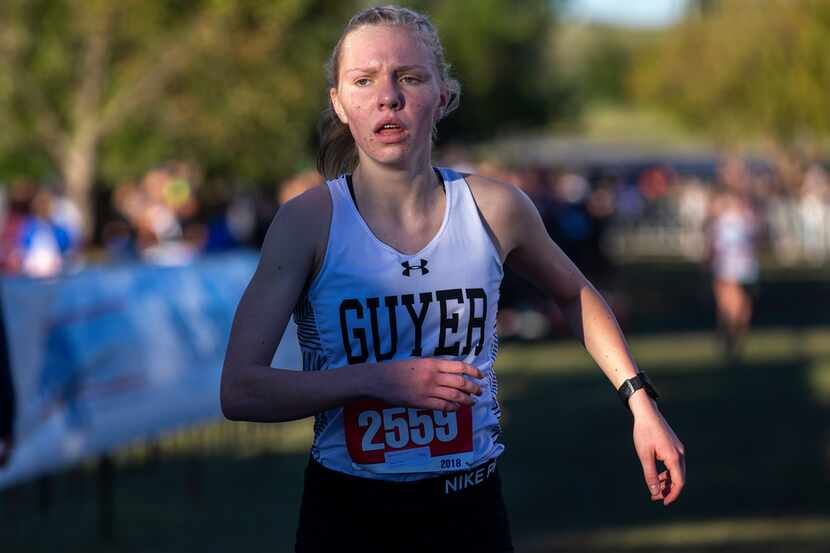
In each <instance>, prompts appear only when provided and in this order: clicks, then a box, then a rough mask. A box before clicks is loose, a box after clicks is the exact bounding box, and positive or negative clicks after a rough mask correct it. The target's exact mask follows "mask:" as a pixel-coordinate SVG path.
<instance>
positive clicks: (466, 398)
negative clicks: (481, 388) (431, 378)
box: [432, 386, 476, 406]
mask: <svg viewBox="0 0 830 553" xmlns="http://www.w3.org/2000/svg"><path fill="white" fill-rule="evenodd" d="M432 397H434V398H438V399H443V400H445V401H448V402H451V403H456V404H458V405H459V406H460V405H474V404H475V402H476V400H475V399H474V398H473V396H471V395H470V394H468V393H465V392H462V391H461V390H459V389H458V388H450V387H448V386H438V387H437V388H435V390H433V392H432Z"/></svg>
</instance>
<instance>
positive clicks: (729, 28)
mask: <svg viewBox="0 0 830 553" xmlns="http://www.w3.org/2000/svg"><path fill="white" fill-rule="evenodd" d="M758 7H759V6H758V3H756V2H751V1H749V0H723V1H720V2H715V3H711V4H709V3H707V6H706V9H701V10H699V12H700V13H699V15H698V16H697V17H693V18H690V19H689V20H687V21H686V22H684V23H683V24H681V25H679V26H678V27H677V28H674V29H671V30H670V31H669V32H667V33H665V35H664V37H663V39H662V41H661V42H662V43H661V44H660V45H659V46H658V47H656V48H654V49H653V50H650V51H642V52H641V53H640V54H639V56H638V60H637V64H636V67H637V69H636V71H635V72H634V74H633V75H632V79H631V84H632V87H633V90H634V91H635V94H636V96H637V97H638V98H640V99H641V100H642V101H645V102H653V103H656V104H658V105H660V106H663V107H664V108H666V109H668V110H670V111H671V112H673V113H675V114H676V115H677V116H679V117H680V118H681V119H682V120H683V121H684V122H685V123H686V124H687V125H688V126H690V127H692V128H696V129H702V130H705V131H708V132H710V133H712V134H713V135H714V136H716V137H718V138H720V139H722V140H726V141H740V140H743V139H747V138H758V137H771V138H773V139H774V140H776V141H778V142H779V143H782V144H785V145H786V144H793V143H794V142H797V141H801V140H805V139H806V140H815V139H817V138H822V137H826V136H827V135H828V133H830V95H828V94H827V91H828V90H830V4H829V3H828V2H826V1H824V0H787V1H785V0H769V1H767V2H764V3H763V9H758Z"/></svg>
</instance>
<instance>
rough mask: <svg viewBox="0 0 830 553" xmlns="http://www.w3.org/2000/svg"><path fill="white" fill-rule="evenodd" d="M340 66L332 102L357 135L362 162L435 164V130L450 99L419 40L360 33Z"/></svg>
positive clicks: (399, 32) (394, 32)
mask: <svg viewBox="0 0 830 553" xmlns="http://www.w3.org/2000/svg"><path fill="white" fill-rule="evenodd" d="M339 61H340V68H339V74H338V76H337V77H338V84H337V88H333V89H331V91H330V95H331V101H332V105H333V106H334V109H335V111H336V112H337V115H338V117H339V118H340V120H341V121H342V122H343V123H345V124H347V125H348V126H349V129H350V130H351V133H352V136H353V137H354V139H355V143H356V144H357V147H358V153H359V155H360V162H361V163H369V162H374V163H377V164H381V165H385V166H390V167H395V168H398V169H406V168H412V167H413V166H417V164H419V163H426V164H429V154H430V146H431V134H432V127H433V125H434V123H435V122H436V121H437V120H438V118H439V117H440V114H441V110H442V109H443V107H444V106H445V105H446V99H447V94H446V92H445V91H444V88H443V87H442V85H441V81H440V78H439V76H438V74H437V72H436V70H435V64H434V63H433V58H432V54H431V52H430V51H429V49H428V48H427V46H426V45H425V44H424V43H423V41H422V40H420V39H419V38H418V36H417V34H416V33H415V32H413V31H411V30H409V29H406V28H402V27H391V26H386V25H367V26H364V27H360V28H358V29H356V30H354V31H352V32H351V33H349V34H348V35H347V36H346V38H345V39H344V41H343V44H342V46H341V50H340V60H339Z"/></svg>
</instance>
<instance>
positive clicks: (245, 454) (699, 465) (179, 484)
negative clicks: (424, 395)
mask: <svg viewBox="0 0 830 553" xmlns="http://www.w3.org/2000/svg"><path fill="white" fill-rule="evenodd" d="M631 345H632V348H633V350H634V352H635V356H636V358H637V359H638V360H639V362H640V364H641V366H642V367H643V368H644V369H646V370H648V371H649V373H650V374H651V375H652V378H653V380H655V381H656V383H657V385H658V387H659V388H660V390H661V392H662V394H663V395H664V400H663V401H662V406H663V407H662V408H663V411H664V413H665V414H666V415H667V417H668V418H669V420H670V421H671V423H672V424H673V426H674V428H675V430H676V431H677V433H678V435H679V436H680V437H681V439H682V440H683V441H684V443H685V445H686V447H687V450H688V486H687V489H686V491H685V492H684V495H683V497H682V498H681V500H680V501H679V502H678V503H677V504H676V505H675V506H673V507H671V508H669V509H664V508H663V507H662V506H661V505H654V504H652V503H651V502H650V501H649V500H648V497H647V492H646V488H645V485H644V484H643V481H642V476H641V472H640V467H639V464H638V462H637V461H636V459H635V456H634V453H633V448H632V445H631V438H630V435H631V421H630V416H629V415H628V414H627V413H626V412H625V411H624V410H623V409H622V407H621V406H620V404H619V402H618V400H617V399H616V397H615V396H614V393H613V391H612V390H611V388H610V386H609V384H608V383H607V382H606V381H605V380H604V377H602V375H601V374H600V372H599V370H598V369H595V368H594V367H593V366H592V363H591V361H590V359H589V358H588V357H587V355H586V354H585V353H584V352H583V351H582V350H581V348H580V347H578V346H577V345H576V344H574V343H573V342H556V343H546V344H539V345H522V344H507V345H505V346H504V347H503V350H502V353H501V354H500V357H499V361H498V364H497V372H498V374H499V376H500V382H501V394H502V403H503V407H504V442H505V443H506V445H507V451H506V453H505V454H504V456H503V457H502V460H501V465H500V466H501V469H502V471H503V478H504V482H505V495H506V498H507V502H508V506H509V509H510V514H511V520H512V525H513V530H514V538H515V542H516V545H517V551H520V552H521V551H528V552H543V551H574V552H588V551H599V552H609V553H610V552H612V551H625V552H635V551H636V552H670V553H691V552H729V553H732V552H746V551H753V552H754V551H759V552H770V553H771V552H774V551H775V552H777V551H783V552H787V553H791V552H793V553H807V552H811V553H812V552H815V553H818V552H827V551H830V424H828V423H830V328H826V327H811V328H802V329H799V330H788V329H776V328H765V329H763V330H759V331H757V332H756V333H755V334H753V336H752V337H751V340H750V341H749V343H748V348H747V351H746V355H745V357H744V358H743V360H742V362H741V363H739V364H736V365H727V364H726V363H725V362H724V361H723V359H722V357H721V355H720V353H719V350H718V348H717V344H716V342H715V341H714V339H713V338H712V336H711V335H709V334H707V333H673V334H659V335H656V334H655V335H644V336H638V337H636V338H634V339H632V340H631ZM309 436H310V424H309V421H301V422H298V423H292V424H285V425H256V424H240V423H227V422H223V423H217V424H212V425H208V426H206V427H203V428H200V429H197V430H191V431H185V432H179V433H176V434H172V435H169V436H166V437H164V438H162V439H161V440H160V441H159V442H158V443H157V444H156V445H155V446H152V447H151V446H149V445H147V444H136V445H135V446H133V447H132V448H130V449H128V450H126V451H124V452H122V453H120V454H119V455H118V456H117V458H116V466H117V472H116V492H115V493H116V501H115V520H114V538H113V541H110V542H106V541H102V540H100V539H99V538H98V537H97V527H96V524H97V523H96V521H97V510H96V509H97V505H98V503H97V501H96V486H95V483H96V482H95V479H96V472H95V470H94V465H93V464H88V465H86V466H82V467H79V468H78V469H75V470H73V471H71V472H68V473H64V474H62V475H59V476H56V477H54V478H53V479H52V482H51V487H44V486H42V485H39V484H37V483H31V484H27V485H25V486H20V487H17V488H14V489H12V490H8V491H6V492H4V493H2V494H0V502H1V503H0V551H2V552H4V553H5V552H15V553H17V552H20V553H28V552H35V551H44V552H45V551H49V552H54V551H60V552H67V553H68V552H79V553H80V552H90V553H95V552H104V551H119V552H121V551H123V552H136V553H138V552H141V553H145V552H160V553H161V552H165V553H166V552H171V553H172V552H189V551H196V552H200V553H202V552H208V551H227V550H231V549H233V550H241V551H279V552H282V551H291V550H292V544H293V537H292V534H293V530H294V526H295V523H296V507H297V505H298V501H299V495H300V490H301V477H302V470H303V466H304V464H305V460H306V450H307V447H308V443H309ZM49 490H51V491H49ZM49 493H51V496H49V495H48V494H49ZM44 494H46V495H44ZM44 504H48V505H49V507H48V509H45V508H44Z"/></svg>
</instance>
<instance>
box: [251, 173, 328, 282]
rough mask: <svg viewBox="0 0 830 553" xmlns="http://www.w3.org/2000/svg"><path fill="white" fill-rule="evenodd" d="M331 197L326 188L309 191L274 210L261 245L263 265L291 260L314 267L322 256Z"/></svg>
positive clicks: (320, 187) (321, 187) (326, 239)
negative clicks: (275, 211)
mask: <svg viewBox="0 0 830 553" xmlns="http://www.w3.org/2000/svg"><path fill="white" fill-rule="evenodd" d="M330 223H331V195H330V194H329V191H328V188H327V186H326V185H325V184H322V185H320V186H316V187H314V188H311V189H309V190H307V191H305V192H303V193H302V194H300V195H299V196H297V197H296V198H293V199H292V200H290V201H288V202H286V203H285V204H284V205H282V206H280V208H279V209H278V210H277V213H276V215H274V219H273V220H272V221H271V226H270V227H269V228H268V233H267V234H266V236H265V241H264V243H263V245H262V261H263V263H264V264H267V263H268V262H270V261H276V260H281V259H291V260H293V261H295V262H300V263H301V264H304V265H305V264H309V263H310V265H307V268H309V267H313V266H315V264H316V261H317V260H318V259H321V258H322V256H323V254H324V253H325V249H326V243H327V241H328V234H329V225H330Z"/></svg>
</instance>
